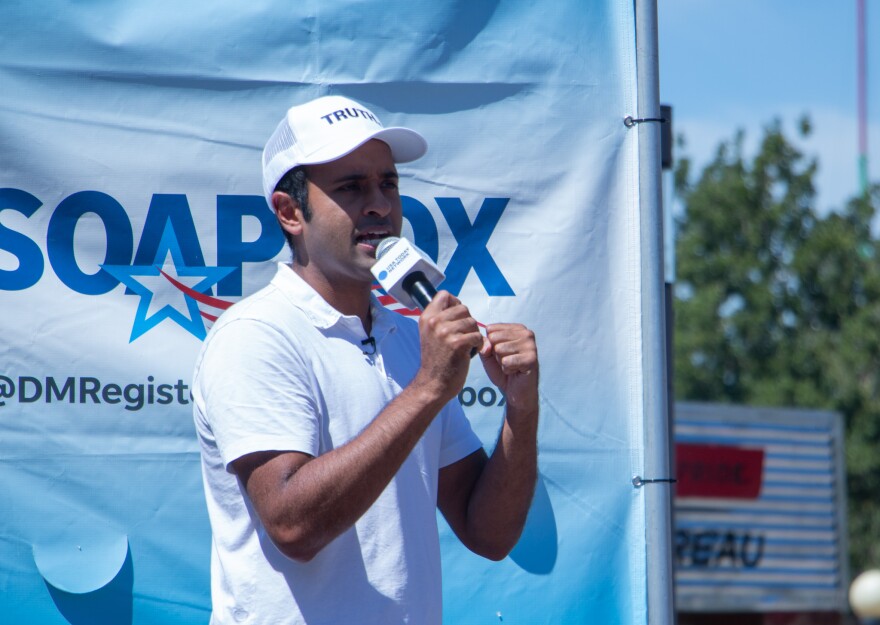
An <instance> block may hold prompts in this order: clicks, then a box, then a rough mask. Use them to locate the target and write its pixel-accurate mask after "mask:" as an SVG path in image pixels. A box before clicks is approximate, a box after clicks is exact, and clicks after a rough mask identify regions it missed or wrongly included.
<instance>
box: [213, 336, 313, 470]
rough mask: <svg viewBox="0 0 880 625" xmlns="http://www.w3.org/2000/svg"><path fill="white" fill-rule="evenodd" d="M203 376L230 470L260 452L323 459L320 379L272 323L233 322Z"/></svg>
mask: <svg viewBox="0 0 880 625" xmlns="http://www.w3.org/2000/svg"><path fill="white" fill-rule="evenodd" d="M210 341H211V342H210V344H209V345H206V346H205V353H204V356H203V359H202V363H201V365H200V368H199V373H198V380H197V382H196V383H197V384H198V388H199V391H200V394H201V400H202V401H203V402H204V414H205V419H206V421H207V423H208V424H209V427H210V428H211V430H212V433H213V435H214V438H215V441H216V445H217V449H218V451H219V453H220V456H221V458H222V460H223V463H224V465H225V466H226V468H227V470H228V469H229V464H230V463H231V462H233V461H234V460H237V459H238V458H241V457H242V456H245V455H247V454H250V453H254V452H258V451H299V452H303V453H307V454H310V455H312V456H317V455H318V452H319V449H320V436H321V435H320V433H321V425H320V418H319V416H318V414H319V412H318V410H317V408H316V406H317V402H316V399H315V397H314V393H313V389H314V388H315V385H314V381H313V380H312V379H311V371H310V369H309V368H308V367H306V366H305V363H304V361H303V359H302V356H301V354H300V350H299V349H298V346H297V345H295V344H293V343H292V342H291V339H290V338H287V337H285V336H284V335H282V333H281V332H279V331H278V330H276V329H275V328H273V327H272V326H271V325H268V324H266V323H263V322H261V321H258V320H253V319H243V320H237V321H233V322H232V323H229V324H227V325H226V326H224V327H223V328H221V329H220V330H219V331H218V332H217V333H216V334H215V335H214V336H212V337H211V338H210Z"/></svg>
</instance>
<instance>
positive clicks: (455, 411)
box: [193, 96, 538, 625]
mask: <svg viewBox="0 0 880 625" xmlns="http://www.w3.org/2000/svg"><path fill="white" fill-rule="evenodd" d="M426 149H427V144H426V142H425V140H424V139H423V138H422V137H421V135H419V134H418V133H416V132H414V131H412V130H409V129H406V128H384V127H383V126H382V125H381V123H380V122H379V120H378V119H377V117H376V116H375V115H374V114H373V113H372V112H370V111H369V110H368V109H367V108H366V107H364V106H362V105H361V104H358V103H357V102H353V101H351V100H349V99H347V98H342V97H337V96H330V97H323V98H319V99H317V100H313V101H311V102H308V103H306V104H302V105H300V106H295V107H293V108H291V109H290V110H289V111H288V112H287V114H286V115H285V117H284V119H283V120H282V121H281V123H280V124H279V125H278V127H277V128H276V130H275V132H274V133H273V134H272V136H271V137H270V138H269V141H268V143H267V144H266V147H265V149H264V151H263V188H264V191H265V195H266V200H267V201H268V203H269V206H270V207H271V208H272V210H273V211H274V212H275V215H276V216H277V218H278V223H279V224H280V226H281V228H282V230H283V231H284V234H285V236H286V237H287V240H288V242H289V243H290V247H291V249H292V251H293V259H292V262H291V263H290V265H284V264H282V265H279V267H278V271H277V273H276V275H275V277H274V278H273V279H272V281H271V282H270V283H269V284H268V285H267V286H266V287H264V288H263V289H262V290H260V291H259V292H257V293H255V294H254V295H252V296H250V297H248V298H246V299H244V300H242V301H241V302H239V303H238V304H236V305H235V306H233V307H232V308H231V309H229V310H228V311H227V312H226V313H225V314H224V315H223V316H222V317H221V318H220V320H219V321H218V322H217V323H216V324H215V325H214V327H213V328H212V329H211V331H210V333H209V334H208V337H207V338H206V340H205V342H204V345H203V348H202V352H201V354H200V356H199V358H198V361H197V364H196V370H195V376H194V381H193V398H194V418H195V423H196V428H197V431H198V436H199V442H200V446H201V453H202V467H203V475H204V481H205V490H206V497H207V503H208V512H209V516H210V519H211V526H212V530H213V548H212V559H211V591H212V601H213V613H212V618H211V623H213V624H221V623H222V624H225V623H248V624H266V625H269V624H271V625H279V624H285V623H290V624H294V623H295V624H300V623H306V624H309V625H315V624H327V625H341V624H355V623H375V624H382V625H390V624H397V623H408V624H419V625H421V624H426V623H432V624H438V623H440V622H441V605H442V599H441V588H440V548H439V539H438V533H437V522H436V513H435V511H436V509H437V508H439V509H440V511H441V512H442V513H443V516H444V517H445V519H446V520H447V522H448V523H449V525H450V527H451V528H452V530H453V531H454V532H455V534H456V536H457V537H458V538H459V539H460V540H461V541H462V543H464V544H465V545H466V546H467V547H468V548H469V549H470V550H472V551H474V552H475V553H477V554H480V555H482V556H485V557H487V558H491V559H493V560H499V559H501V558H504V557H505V556H506V555H507V554H508V553H509V551H510V550H511V549H512V548H513V546H514V545H515V544H516V541H517V539H518V538H519V536H520V533H521V532H522V528H523V524H524V523H525V518H526V513H527V512H528V508H529V505H530V502H531V499H532V494H533V492H534V486H535V480H536V475H537V469H536V460H537V450H536V433H537V427H538V354H537V347H536V344H535V338H534V335H533V333H532V332H531V331H530V330H528V329H527V328H526V327H524V326H522V325H520V324H508V323H501V324H492V325H489V326H488V327H487V330H486V334H485V336H483V335H482V334H481V333H480V331H479V327H478V325H477V322H476V321H475V320H474V319H473V318H472V317H471V315H470V312H469V311H468V309H467V308H466V307H465V306H464V305H463V304H462V303H461V302H460V301H458V299H457V298H455V297H454V296H453V295H451V294H450V293H448V292H446V291H440V292H439V293H437V295H436V296H435V297H434V299H433V300H432V301H431V302H430V304H429V305H428V306H427V307H426V308H425V310H424V312H423V313H422V314H421V316H420V318H419V321H418V323H416V322H415V321H414V320H412V319H409V318H405V317H403V316H401V315H398V314H397V313H394V312H391V311H389V310H387V309H385V308H384V307H383V306H382V305H381V304H379V302H378V300H377V299H376V298H375V296H374V295H373V294H372V282H373V275H372V274H371V272H370V268H371V266H372V265H373V264H374V263H375V261H376V259H375V253H376V247H377V246H378V245H379V243H380V242H381V241H382V240H383V239H385V238H387V237H390V236H399V234H400V230H401V224H402V219H403V218H402V208H401V200H400V193H399V189H398V175H397V170H396V168H395V163H402V162H408V161H412V160H415V159H417V158H419V157H421V156H422V155H423V154H424V153H425V151H426ZM472 350H478V351H479V354H480V359H481V360H482V365H483V367H484V368H485V370H486V374H487V375H488V377H489V379H490V380H491V381H492V383H493V384H495V385H496V386H498V387H499V388H500V389H501V390H502V391H503V392H504V394H505V395H506V398H507V402H506V410H505V415H504V420H503V423H502V426H501V431H500V434H499V437H498V441H497V444H496V446H495V449H494V451H493V453H492V455H491V457H488V456H487V454H486V453H485V451H483V449H482V446H481V443H480V441H479V440H478V439H477V437H476V436H475V434H474V433H473V431H472V430H471V427H470V424H469V423H468V421H467V419H466V417H465V416H464V413H463V411H462V408H461V406H460V405H459V403H458V401H457V396H458V393H459V392H460V391H461V389H462V387H463V385H464V382H465V379H466V376H467V372H468V367H469V365H470V362H471V353H472Z"/></svg>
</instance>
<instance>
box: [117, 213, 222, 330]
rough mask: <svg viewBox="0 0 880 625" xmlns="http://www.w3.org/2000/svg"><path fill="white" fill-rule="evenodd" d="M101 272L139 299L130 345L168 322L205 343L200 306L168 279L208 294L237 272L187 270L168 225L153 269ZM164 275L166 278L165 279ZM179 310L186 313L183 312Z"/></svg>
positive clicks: (125, 267) (119, 267)
mask: <svg viewBox="0 0 880 625" xmlns="http://www.w3.org/2000/svg"><path fill="white" fill-rule="evenodd" d="M101 268H102V269H103V270H104V271H106V272H107V273H109V274H110V275H111V276H113V277H114V278H116V279H117V280H119V281H120V282H121V283H123V284H124V285H125V286H127V287H128V288H129V289H131V290H132V291H133V292H134V294H135V295H139V296H140V302H139V303H138V307H137V312H136V313H135V318H134V323H133V324H132V328H131V336H130V337H129V339H128V342H129V343H131V342H133V341H134V340H135V339H137V338H139V337H141V336H143V335H144V334H145V333H147V332H149V331H150V330H152V329H153V328H154V327H156V326H157V325H158V324H159V323H161V322H162V321H164V320H165V319H170V320H171V321H174V322H175V323H177V324H178V325H179V326H180V327H182V328H183V329H184V330H186V331H187V332H189V333H190V334H192V335H193V336H195V337H196V338H198V339H200V340H201V339H204V338H205V335H206V334H207V332H206V330H205V323H204V321H203V320H202V315H201V313H200V312H199V305H198V302H197V301H196V300H195V299H194V298H193V297H191V296H190V295H188V294H186V293H184V292H183V291H182V290H180V289H179V288H177V287H175V286H173V284H172V283H171V281H170V280H169V278H168V277H166V276H171V277H173V278H176V281H177V282H183V283H185V284H186V285H187V286H188V287H189V288H190V289H192V290H193V291H196V292H198V293H205V292H207V291H208V290H209V289H210V287H211V286H213V285H214V284H216V283H217V282H219V281H220V280H222V279H223V278H225V277H226V276H227V275H229V274H230V273H231V272H233V271H234V270H235V268H234V267H203V266H198V267H190V266H187V265H186V263H185V262H184V260H183V254H182V252H181V250H180V244H179V243H178V241H177V238H176V237H175V236H174V232H173V230H171V229H170V228H169V226H167V225H166V227H165V230H164V232H163V233H162V238H161V240H160V242H159V246H158V248H157V249H156V257H155V258H154V259H153V264H152V265H101ZM163 272H164V274H166V275H162V274H163ZM194 278H201V280H194ZM179 307H183V308H184V309H185V310H184V311H181V310H179Z"/></svg>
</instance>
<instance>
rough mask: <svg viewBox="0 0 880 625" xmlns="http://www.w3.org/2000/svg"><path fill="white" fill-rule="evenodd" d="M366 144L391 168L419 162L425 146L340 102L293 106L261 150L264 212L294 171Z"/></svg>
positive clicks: (351, 103)
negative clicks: (384, 148) (384, 154)
mask: <svg viewBox="0 0 880 625" xmlns="http://www.w3.org/2000/svg"><path fill="white" fill-rule="evenodd" d="M370 139H379V140H381V141H384V142H385V143H387V144H388V146H389V147H390V148H391V158H393V159H394V162H395V163H408V162H410V161H414V160H416V159H417V158H421V157H422V156H423V155H424V154H425V152H427V150H428V142H427V141H425V138H424V137H423V136H422V135H420V134H419V133H417V132H416V131H415V130H410V129H409V128H396V127H395V128H385V127H383V126H382V123H381V122H380V121H379V118H378V117H376V116H375V115H374V114H373V113H372V112H370V110H369V109H367V108H366V107H364V106H363V105H361V104H358V103H357V102H355V101H354V100H349V99H348V98H344V97H342V96H325V97H323V98H318V99H316V100H312V101H311V102H306V103H305V104H300V105H298V106H294V107H292V108H290V109H289V110H288V111H287V115H285V116H284V119H282V120H281V123H280V124H278V127H277V128H276V129H275V132H273V133H272V136H271V137H269V140H268V141H267V142H266V147H265V148H263V193H264V194H265V196H266V201H267V202H268V203H269V207H270V208H273V209H274V207H273V206H272V193H273V192H274V191H275V187H276V186H277V185H278V181H279V180H281V179H282V178H283V177H284V174H286V173H287V172H288V171H290V170H291V169H293V168H294V167H298V166H299V165H320V164H321V163H329V162H330V161H335V160H336V159H339V158H342V157H343V156H345V155H347V154H350V153H351V152H354V151H355V150H356V149H358V148H359V147H360V146H362V145H363V144H364V143H366V142H367V141H369V140H370Z"/></svg>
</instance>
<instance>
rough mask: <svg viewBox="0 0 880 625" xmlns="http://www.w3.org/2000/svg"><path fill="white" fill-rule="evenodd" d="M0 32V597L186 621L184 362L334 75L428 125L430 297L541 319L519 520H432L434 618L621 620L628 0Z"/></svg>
mask: <svg viewBox="0 0 880 625" xmlns="http://www.w3.org/2000/svg"><path fill="white" fill-rule="evenodd" d="M0 23H3V24H5V25H6V29H5V31H6V34H5V36H4V37H3V38H2V39H0V84H2V85H3V88H2V89H0V148H2V149H0V154H2V159H3V163H2V168H0V306H2V310H3V321H2V324H3V325H2V327H3V337H4V340H3V343H2V354H3V358H2V361H0V483H2V484H4V495H5V496H4V499H5V501H6V506H5V514H3V515H0V536H2V540H0V589H2V591H0V613H2V614H3V615H4V619H8V622H11V623H40V624H41V625H47V624H52V623H65V622H70V623H75V624H80V623H91V624H94V623H98V624H110V623H113V624H118V623H135V622H136V623H205V622H207V619H208V614H209V612H210V597H209V586H208V581H209V580H208V565H209V550H210V527H209V525H208V522H207V515H206V512H205V503H204V496H203V493H202V486H201V477H200V472H199V458H198V449H197V445H196V439H195V434H194V430H193V424H192V417H191V406H190V396H189V384H190V377H191V373H192V366H193V360H194V358H195V355H196V353H197V351H198V350H199V347H200V345H201V340H202V338H203V337H204V335H205V332H206V330H207V328H209V327H210V324H211V322H212V320H213V319H215V318H216V316H217V315H219V314H220V313H221V312H222V310H223V309H224V308H225V307H227V306H228V305H229V304H231V303H232V302H235V301H237V300H238V299H240V298H241V297H242V296H243V295H247V294H248V293H251V292H253V291H255V290H256V289H258V288H259V287H261V286H262V285H263V284H264V283H265V282H267V281H268V279H269V277H270V276H271V275H272V273H273V272H274V262H275V261H277V260H279V259H285V258H286V257H287V252H286V250H285V244H284V240H283V237H282V236H281V234H280V231H279V230H278V228H277V225H276V224H275V221H274V217H273V216H272V214H271V213H270V211H269V210H268V209H267V207H266V205H265V201H264V200H263V198H262V195H261V181H260V151H261V149H262V146H263V143H264V142H265V140H266V139H267V138H268V136H269V134H270V133H271V132H272V130H273V129H274V127H275V124H276V123H277V121H278V120H279V119H280V117H281V115H282V114H283V112H284V111H285V110H286V109H287V108H288V107H289V106H291V105H292V104H295V103H300V102H303V101H305V100H307V99H310V98H312V97H315V96H318V95H323V94H341V95H345V96H349V97H352V98H354V99H356V100H359V101H361V102H363V103H364V104H366V105H367V106H368V107H369V108H370V109H372V110H373V111H375V112H377V113H378V114H379V116H380V117H381V119H382V120H383V122H384V123H385V124H386V125H398V124H401V125H407V126H410V127H412V128H415V129H417V130H419V131H420V132H421V133H423V134H424V135H425V136H426V138H427V139H428V142H429V146H430V148H429V152H428V154H427V156H425V157H424V158H422V159H421V160H419V161H416V162H415V163H412V164H408V165H405V166H403V167H401V170H400V171H401V174H402V181H401V190H402V193H403V195H404V196H405V197H404V216H405V218H406V219H405V228H404V231H405V234H408V235H409V236H410V237H412V239H413V240H414V241H415V242H416V243H417V244H418V245H419V246H420V247H422V248H423V249H424V250H425V251H426V252H428V253H429V254H430V255H431V256H432V257H433V258H434V259H435V260H436V261H437V262H438V264H439V265H440V267H441V268H443V270H444V271H445V273H446V275H447V282H446V284H445V285H444V288H447V289H449V290H450V291H452V292H453V293H456V294H459V295H460V297H461V299H462V300H463V301H465V303H467V304H468V305H469V307H470V308H471V310H472V312H473V313H474V315H475V317H476V318H477V319H479V320H480V321H483V322H497V321H520V322H523V323H525V324H527V325H529V326H530V327H532V328H533V329H534V330H535V331H536V333H537V336H538V343H539V348H540V352H541V358H542V374H541V375H542V379H541V390H542V404H541V410H542V416H541V427H540V439H539V445H540V460H539V465H540V467H539V468H540V476H541V477H540V483H539V485H538V490H537V494H536V499H535V503H534V506H533V509H532V512H531V514H530V517H529V522H528V525H527V528H526V531H525V534H524V536H523V538H522V540H521V541H520V543H519V545H518V546H517V547H516V549H515V550H514V552H513V553H512V554H511V556H510V557H509V558H507V559H505V560H504V561H502V562H500V563H491V562H488V561H485V560H482V559H480V558H478V557H476V556H473V555H472V554H470V553H469V552H467V551H466V550H465V549H464V548H463V547H461V546H460V545H459V544H458V543H457V541H456V540H455V539H454V537H453V536H452V534H451V532H449V531H448V529H446V527H445V525H443V524H442V523H441V525H443V535H442V542H443V549H444V611H445V612H444V615H445V621H446V622H448V623H456V624H460V623H494V622H504V623H505V624H508V623H529V624H531V623H537V622H545V623H574V622H589V623H603V624H617V623H620V624H641V623H645V622H646V605H645V604H646V590H645V572H644V571H645V519H644V509H643V492H642V490H643V489H642V490H639V489H634V488H633V484H632V481H631V480H632V476H634V475H643V472H642V462H643V453H642V440H643V432H642V422H641V416H642V410H643V407H642V402H643V397H642V376H643V372H642V364H641V363H642V354H641V344H642V343H641V341H642V332H643V329H642V327H641V318H640V310H641V304H640V296H641V286H640V284H641V280H640V271H641V269H640V267H641V259H640V257H639V227H640V224H639V209H638V199H639V198H638V162H637V154H638V149H637V148H638V145H637V134H636V131H635V130H634V129H630V128H627V127H626V126H625V125H624V124H623V123H622V120H623V118H624V117H625V116H626V115H628V114H634V113H635V111H636V101H635V98H636V95H635V94H636V88H635V59H634V56H635V41H634V40H635V35H634V16H633V4H632V3H631V2H629V3H628V2H617V1H614V0H601V1H595V2H588V3H585V2H579V1H576V0H567V1H565V2H558V3H554V4H553V6H552V9H551V8H549V7H547V6H545V5H541V4H540V3H534V2H527V1H525V0H511V1H507V2H500V1H492V2H478V3H473V2H464V1H449V2H442V3H427V2H412V1H403V0H399V1H398V0H386V1H384V2H377V1H372V0H347V1H338V0H337V1H335V2H332V3H321V2H315V1H313V0H310V1H306V2H297V3H285V2H273V1H272V0H268V1H264V2H258V3H248V4H242V3H238V2H231V1H227V0H221V1H218V2H194V3H180V2H169V1H167V0H161V1H153V2H146V1H145V0H126V1H125V2H122V1H121V0H119V1H115V2H114V1H108V2H103V3H65V2H60V1H49V2H37V3H30V2H23V1H20V0H18V1H12V2H9V1H7V2H4V3H3V4H2V5H0ZM477 369H478V368H475V369H474V370H472V371H471V374H470V377H469V379H468V383H467V386H466V388H465V389H464V390H463V391H462V394H461V397H460V399H461V401H462V403H463V404H464V405H465V407H466V411H467V414H468V416H469V418H470V419H471V420H472V422H473V424H474V427H475V429H476V431H477V433H478V434H479V435H480V436H481V438H482V439H483V441H484V443H485V444H486V445H487V446H491V445H492V444H493V441H494V439H495V436H496V433H497V430H498V427H499V425H500V421H501V418H502V414H503V401H504V400H503V397H502V396H501V394H500V393H499V392H498V390H497V389H496V388H494V387H493V386H492V385H491V383H489V381H488V380H487V379H486V377H485V376H484V375H483V373H482V371H479V370H477Z"/></svg>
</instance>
